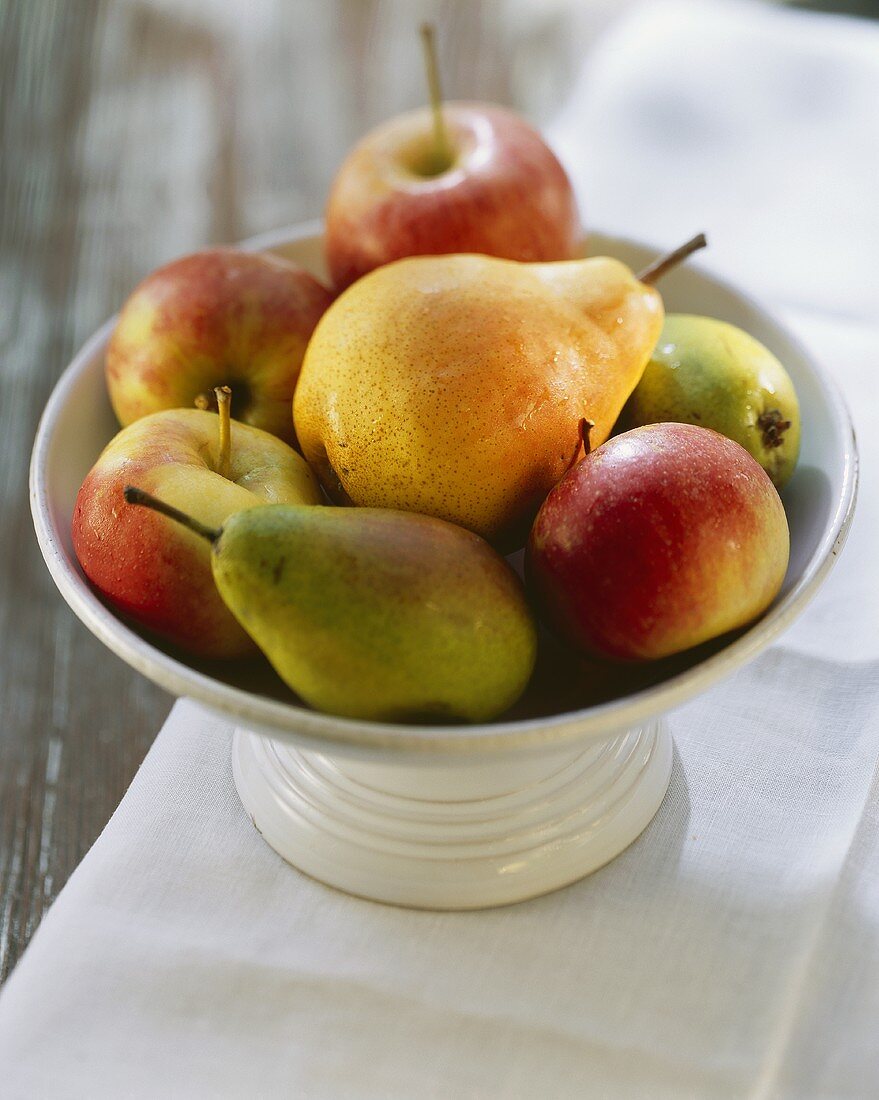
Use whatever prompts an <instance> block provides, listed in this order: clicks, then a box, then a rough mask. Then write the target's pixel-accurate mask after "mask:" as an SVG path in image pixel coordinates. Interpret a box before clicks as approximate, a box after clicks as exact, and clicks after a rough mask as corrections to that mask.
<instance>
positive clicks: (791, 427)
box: [620, 314, 800, 488]
mask: <svg viewBox="0 0 879 1100" xmlns="http://www.w3.org/2000/svg"><path fill="white" fill-rule="evenodd" d="M666 421H676V422H678V423H681V424H696V425H699V426H701V427H703V428H712V429H713V430H714V431H716V432H720V434H721V435H725V436H727V438H729V439H734V440H735V441H736V443H738V444H740V445H741V446H742V447H744V448H745V450H746V451H748V452H749V453H750V454H751V455H752V456H753V457H754V458H756V460H757V461H758V462H759V463H760V465H761V466H762V467H763V469H764V470H765V471H766V472H767V474H769V476H770V478H771V479H772V481H773V483H774V484H775V486H776V487H777V488H781V487H782V486H783V485H784V484H785V483H786V482H787V481H788V480H789V479H790V477H791V474H793V472H794V467H795V466H796V463H797V456H798V455H799V451H800V406H799V402H798V400H797V394H796V390H795V389H794V384H793V382H792V381H791V379H790V376H789V375H788V373H787V371H786V370H785V369H784V367H783V366H782V365H781V363H780V362H779V361H778V359H777V358H776V357H775V356H774V355H773V354H772V352H771V351H770V350H769V349H768V348H767V347H764V345H763V344H761V343H760V342H759V341H758V340H755V339H754V337H753V336H749V335H748V333H747V332H743V331H742V329H740V328H737V327H736V326H735V325H731V324H728V323H727V322H725V321H717V320H715V319H714V318H711V317H696V316H691V315H688V314H669V316H668V317H666V319H665V325H664V327H663V329H662V335H661V336H660V338H659V342H658V343H657V345H656V349H655V351H654V352H653V355H652V357H651V359H650V362H649V363H648V364H647V367H646V369H645V371H644V374H643V375H642V377H641V381H640V382H639V383H638V385H637V387H636V388H635V391H634V393H633V394H632V396H631V398H630V399H629V401H628V403H627V405H626V407H625V409H624V410H623V415H622V417H621V424H620V426H621V427H622V428H623V429H629V428H637V427H641V426H642V425H644V424H658V423H662V422H666Z"/></svg>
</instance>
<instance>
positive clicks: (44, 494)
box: [29, 221, 858, 755]
mask: <svg viewBox="0 0 879 1100" xmlns="http://www.w3.org/2000/svg"><path fill="white" fill-rule="evenodd" d="M322 228H323V227H322V223H321V222H319V221H311V222H305V223H301V224H299V225H296V226H293V227H286V228H282V229H278V230H273V231H271V232H268V233H263V234H260V235H258V236H255V237H250V238H248V239H247V240H245V241H244V242H242V243H241V244H240V245H238V247H240V248H242V249H245V250H247V251H270V250H274V249H279V248H282V247H284V246H287V245H291V244H296V243H299V242H304V241H306V240H308V239H311V238H315V237H317V236H319V235H320V233H321V232H322ZM595 232H596V234H597V235H599V236H600V237H602V238H603V239H604V240H607V241H608V242H610V243H611V244H612V245H617V246H621V247H633V248H646V247H649V246H647V245H645V244H644V243H642V242H639V241H635V240H631V239H629V238H626V237H619V236H615V235H611V234H605V233H601V232H599V231H598V230H596V231H595ZM688 267H689V268H692V269H693V270H694V271H695V272H696V273H697V274H698V275H699V277H700V279H703V280H705V281H706V282H708V283H711V284H713V285H714V286H715V287H716V288H717V289H719V290H721V291H724V292H726V293H729V294H732V295H734V296H735V297H737V298H738V299H739V300H740V301H742V302H743V303H744V304H745V305H746V306H748V307H749V308H751V309H753V310H755V311H756V312H758V313H760V314H762V315H763V316H764V317H766V318H767V319H768V320H769V321H770V322H771V323H772V324H774V325H775V326H776V327H777V328H779V329H780V330H781V331H782V332H783V333H784V335H785V337H786V338H787V339H788V340H789V341H790V343H791V344H792V345H793V346H794V347H795V348H796V350H797V352H798V353H799V354H800V355H801V356H802V357H803V358H804V359H805V360H806V361H807V362H808V363H809V366H810V367H811V369H812V373H813V375H814V379H815V381H816V382H817V384H818V386H819V388H820V390H821V392H822V395H823V397H824V399H825V401H826V403H827V406H828V408H829V410H830V413H831V416H832V418H833V419H834V420H835V421H836V422H837V423H838V424H839V425H840V427H841V428H842V431H843V444H844V447H845V458H844V469H843V473H842V489H841V492H840V493H839V496H838V498H837V500H836V505H835V508H834V512H833V516H832V518H831V520H830V522H829V523H828V525H827V526H826V528H825V530H824V532H823V535H822V537H821V540H820V542H819V544H818V546H817V548H816V549H815V551H814V553H813V554H812V556H811V557H810V559H809V561H808V562H807V564H806V566H805V568H804V569H803V572H802V574H801V576H800V577H799V578H798V580H797V581H796V583H795V584H794V585H793V587H792V588H791V589H790V591H788V592H787V593H786V594H785V595H784V596H783V597H782V598H781V599H780V600H779V601H778V602H777V603H776V604H775V605H774V606H772V607H771V608H770V610H769V611H768V612H767V613H766V614H765V615H764V616H763V617H762V618H761V619H759V620H758V621H757V622H756V623H755V624H754V625H753V626H751V627H750V628H749V629H748V630H747V631H745V633H744V634H742V635H740V636H739V637H737V638H735V639H734V640H733V641H731V642H730V643H729V644H728V645H726V646H724V647H723V648H722V649H721V650H719V651H718V652H717V653H715V654H713V655H712V656H710V657H708V658H706V659H705V660H704V661H701V662H699V663H698V664H697V665H694V666H693V667H692V668H689V669H686V670H684V671H683V672H680V673H677V674H675V675H673V676H671V677H669V678H668V679H667V680H663V681H661V682H660V683H658V684H654V685H652V686H650V687H647V688H643V689H641V690H639V691H637V692H633V693H632V694H630V695H624V696H622V697H620V698H618V699H613V700H609V701H607V702H604V703H599V704H596V705H594V706H591V707H585V708H582V709H580V710H574V711H566V712H563V713H561V714H557V715H549V716H545V717H540V718H527V719H517V720H513V721H500V722H495V723H491V724H483V725H467V726H462V725H458V726H441V725H405V724H399V725H398V724H391V723H384V722H367V721H359V720H355V719H350V718H339V717H336V716H334V715H329V714H322V713H320V712H318V711H314V710H310V709H308V708H306V707H305V706H301V705H298V704H296V703H293V702H290V703H286V702H281V701H278V700H274V699H270V698H267V697H265V696H261V695H256V694H254V693H252V692H249V691H247V690H245V689H243V688H238V687H233V686H232V685H230V684H226V683H223V682H222V681H219V680H216V679H214V678H213V677H212V676H210V675H208V674H206V673H203V672H199V671H198V670H196V669H194V668H191V667H190V666H188V665H187V664H185V663H184V662H183V661H181V660H178V659H177V658H175V657H172V656H170V655H168V654H166V653H164V652H163V651H162V650H160V649H157V648H156V647H155V646H154V645H152V644H151V643H150V642H149V641H148V640H146V639H145V638H143V637H141V636H140V635H139V634H138V633H136V632H135V631H134V630H133V629H132V628H131V627H129V626H127V625H126V624H125V623H123V622H122V620H121V619H118V618H117V617H116V616H115V615H114V614H113V612H112V611H110V609H109V608H108V607H106V606H105V605H104V604H103V603H102V602H101V601H100V600H99V598H98V597H97V595H96V594H95V593H94V592H93V591H92V590H91V588H90V587H89V585H88V583H87V581H86V580H85V578H84V577H83V576H82V575H81V574H80V572H79V571H78V570H77V569H76V568H75V567H74V566H73V565H72V564H71V563H70V562H69V560H68V556H67V554H66V552H65V550H64V548H63V543H62V540H61V535H60V533H59V531H58V530H57V528H56V526H55V525H54V523H53V522H52V515H51V510H50V508H49V496H48V485H47V480H46V475H47V464H48V459H49V454H50V450H51V445H52V442H53V438H54V432H55V429H56V426H57V423H58V420H59V418H60V415H61V413H62V411H63V410H64V408H65V406H66V403H67V400H68V399H69V396H70V394H71V391H72V390H73V389H74V387H75V385H76V384H77V382H78V381H79V378H80V376H81V375H82V374H83V373H84V372H85V370H86V368H87V366H88V364H89V363H90V362H91V360H92V359H93V358H94V356H95V355H96V353H98V352H99V351H100V349H101V348H102V346H104V345H105V344H106V342H107V341H108V339H109V336H110V333H111V332H112V329H113V326H114V324H115V322H116V317H115V315H114V316H113V317H111V318H110V319H109V320H108V321H106V322H105V323H104V324H103V325H101V326H100V328H99V329H98V330H97V331H96V332H95V333H93V335H92V336H91V337H90V338H89V339H88V340H87V341H86V342H85V344H83V346H82V347H81V348H80V350H79V351H78V352H77V354H76V355H75V356H74V358H73V360H72V361H71V363H70V364H69V366H68V367H67V368H66V369H65V371H64V372H63V373H62V375H61V377H60V378H59V379H58V382H57V383H56V385H55V387H54V389H53V391H52V393H51V395H50V397H49V400H48V402H47V404H46V407H45V409H44V411H43V414H42V416H41V418H40V422H39V426H38V428H37V433H36V437H35V441H34V447H33V452H32V456H31V464H30V475H29V486H30V501H31V512H32V515H33V521H34V528H35V531H36V536H37V541H38V543H39V546H40V550H41V552H42V554H43V557H44V559H45V562H46V565H47V567H48V569H49V572H50V574H51V575H52V578H53V580H54V582H55V584H56V586H57V587H58V589H59V591H60V593H61V595H62V596H63V597H64V599H65V600H66V601H67V603H68V604H69V605H70V607H71V608H72V610H73V611H74V613H75V614H76V615H77V616H78V618H79V619H80V620H81V621H82V622H83V624H84V625H85V626H86V627H87V628H88V629H89V630H91V632H92V633H93V634H94V635H95V636H96V637H97V638H98V639H99V640H100V641H101V642H103V643H104V645H106V646H107V647H108V648H109V649H110V650H111V651H112V652H113V653H115V654H116V655H117V656H119V657H121V658H122V659H123V660H124V661H126V662H127V663H128V664H129V665H130V666H131V667H132V668H134V669H135V670H137V671H138V672H140V673H142V674H143V675H144V676H146V677H147V678H148V679H150V680H152V681H153V682H155V683H156V684H158V685H159V686H160V687H162V688H164V689H165V690H167V691H169V692H170V693H171V694H173V695H176V696H188V697H189V698H192V699H195V700H197V701H198V702H200V703H203V704H205V705H207V706H208V707H210V708H211V709H213V710H214V711H217V712H219V713H221V714H223V715H224V716H226V717H227V718H231V719H232V720H234V721H235V722H238V723H240V724H242V725H244V726H246V727H247V728H249V729H252V730H255V731H257V732H264V733H267V734H269V735H271V736H273V737H278V738H285V739H292V740H295V741H299V742H302V743H304V744H307V745H308V746H310V747H312V748H318V749H320V748H324V749H326V748H327V747H328V746H348V747H350V748H355V749H375V748H384V749H398V750H404V751H405V752H407V753H409V752H411V751H419V752H424V753H440V754H442V755H450V754H451V755H462V754H474V755H475V754H480V753H485V752H488V751H500V750H507V749H521V748H526V747H538V746H543V747H546V746H548V745H553V746H556V745H558V746H564V745H568V744H570V743H571V742H574V741H579V740H584V741H586V740H596V739H605V738H607V737H610V736H613V735H614V734H616V733H618V732H619V731H620V730H623V729H631V728H634V727H637V726H638V725H640V724H642V723H643V722H645V721H646V720H647V719H649V718H653V717H655V716H657V715H660V714H664V713H666V712H668V711H669V710H672V709H673V708H675V707H678V706H680V705H681V704H682V703H684V702H686V701H687V700H689V699H691V698H692V697H693V696H694V695H696V694H697V693H698V692H700V691H702V690H704V689H705V688H707V687H709V686H710V685H711V684H713V683H715V682H716V681H718V680H719V679H721V678H722V677H725V676H728V675H730V674H731V673H732V672H734V671H735V670H736V669H738V668H740V667H741V666H742V665H743V664H745V663H746V662H747V661H748V660H750V659H751V658H752V657H753V656H755V655H756V654H757V653H758V652H759V651H760V650H761V649H763V648H765V647H766V646H767V645H768V644H769V643H770V642H771V641H773V640H774V639H775V638H776V637H778V635H779V634H780V633H781V632H782V631H783V630H785V629H786V628H787V627H788V626H789V625H790V624H791V623H792V622H793V620H794V619H795V618H796V617H797V616H798V615H799V614H800V613H801V611H802V610H803V609H804V607H805V606H806V604H807V603H808V602H809V600H810V599H811V598H812V597H813V596H814V595H815V593H816V591H817V590H818V588H819V587H820V585H821V583H822V582H823V580H824V578H825V577H826V575H827V573H828V572H829V570H830V569H831V568H832V566H833V564H834V563H835V561H836V558H837V557H838V555H839V553H840V551H841V549H842V546H843V544H844V542H845V539H846V536H847V534H848V531H849V529H850V527H851V521H852V517H853V513H854V507H855V502H856V498H857V485H858V453H857V444H856V440H855V434H854V428H853V426H852V421H851V417H850V415H849V412H848V409H847V407H846V404H845V401H844V400H843V398H842V396H841V394H840V393H839V391H838V389H837V387H836V386H835V384H834V383H833V382H832V381H831V380H830V379H829V378H828V377H827V376H826V375H825V373H824V371H823V370H822V369H821V368H820V367H819V366H818V364H817V363H816V362H815V360H814V359H813V357H812V356H811V355H810V354H809V353H808V351H806V349H805V348H804V347H803V345H802V344H801V343H800V341H799V340H798V339H797V338H796V337H794V336H793V335H792V334H791V333H790V332H789V330H788V329H787V327H786V326H785V325H783V324H782V323H781V322H779V321H778V319H777V318H776V317H775V316H774V314H773V313H772V312H771V311H769V310H767V309H766V308H765V307H763V306H762V305H760V304H759V303H757V302H756V301H755V300H754V299H753V298H752V297H750V296H749V295H747V294H745V293H743V292H742V291H741V290H739V289H738V288H737V287H736V286H734V285H733V284H731V283H729V282H727V281H726V280H724V279H722V278H719V277H718V276H716V275H714V274H712V273H711V272H708V271H706V270H705V269H704V268H703V267H702V266H701V265H700V264H698V263H690V264H688Z"/></svg>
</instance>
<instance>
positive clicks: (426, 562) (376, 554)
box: [124, 486, 537, 722]
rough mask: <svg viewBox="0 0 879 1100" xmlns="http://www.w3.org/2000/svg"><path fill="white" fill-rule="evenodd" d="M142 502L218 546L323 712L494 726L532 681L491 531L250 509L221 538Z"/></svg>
mask: <svg viewBox="0 0 879 1100" xmlns="http://www.w3.org/2000/svg"><path fill="white" fill-rule="evenodd" d="M124 495H125V500H126V501H127V502H128V503H129V504H139V505H144V506H146V508H147V509H148V511H150V512H152V513H153V514H158V515H159V516H168V517H170V518H172V519H174V520H175V521H176V522H177V523H178V524H179V525H180V527H181V528H182V529H183V530H184V531H191V532H193V533H194V534H195V535H196V536H197V537H199V538H202V539H204V540H207V542H209V543H210V546H211V566H212V569H213V574H214V578H215V580H216V583H217V590H218V591H219V593H220V595H221V596H222V598H223V601H224V603H225V604H226V606H227V607H228V608H229V610H230V611H231V612H232V613H233V614H234V616H235V618H236V619H237V620H238V621H239V622H240V623H241V625H242V626H243V627H244V629H245V630H246V631H247V633H248V634H249V635H250V636H251V637H252V638H253V639H254V641H255V642H257V643H258V645H259V646H260V648H261V649H262V651H263V652H264V653H265V654H266V656H267V657H268V659H269V660H270V661H271V663H272V665H273V666H274V667H275V669H276V670H277V671H278V674H279V675H280V676H281V678H282V679H283V680H284V682H285V683H286V684H288V685H289V686H290V687H291V688H292V689H293V690H294V691H295V692H296V693H297V694H298V695H299V696H300V698H302V699H304V700H305V702H307V703H308V704H310V705H311V706H313V707H315V708H316V709H317V710H323V711H327V712H329V713H330V714H339V715H345V716H347V717H351V718H362V719H369V720H372V721H379V722H395V721H397V722H399V721H406V720H410V721H419V720H420V721H426V720H433V721H445V722H461V721H469V722H480V721H489V720H490V719H492V718H496V717H497V716H498V715H499V714H503V712H504V711H506V710H507V709H508V708H509V707H510V706H511V705H512V704H513V703H515V701H516V700H517V699H518V698H519V696H520V695H521V694H522V692H523V691H524V689H525V685H526V684H527V683H528V679H529V677H530V675H531V671H532V669H533V667H534V661H535V657H536V648H537V637H536V631H535V628H534V624H533V622H532V620H531V615H530V612H529V610H528V605H527V603H526V601H525V594H524V592H523V591H522V585H521V582H520V581H519V578H518V577H517V576H516V574H515V573H514V572H513V570H512V569H511V568H510V567H509V565H508V564H507V563H506V562H505V561H504V560H503V558H501V557H500V556H499V555H498V554H496V553H495V552H494V551H493V550H492V549H491V547H490V546H489V545H488V544H487V543H485V542H483V540H482V539H480V538H479V537H478V536H476V535H473V534H471V533H470V532H469V531H465V530H463V529H462V528H460V527H456V526H455V525H454V524H451V523H444V522H443V521H442V520H438V519H433V518H431V517H429V516H415V515H411V514H408V513H405V512H393V511H381V510H377V509H360V508H358V509H349V508H325V507H318V508H315V507H291V506H289V505H276V506H274V507H271V508H249V509H245V510H243V511H239V512H236V513H233V514H232V515H231V516H230V517H229V518H228V519H226V520H225V522H223V523H222V525H221V526H220V527H217V528H215V529H212V528H210V527H208V526H206V525H205V524H204V523H202V522H201V521H198V520H195V519H193V517H192V516H191V515H188V514H186V513H184V512H182V511H181V510H179V509H176V508H173V507H170V506H169V505H168V503H167V498H164V499H163V498H156V497H154V496H152V495H151V494H149V493H145V492H143V490H141V489H139V488H137V487H135V486H128V487H126V489H125V494H124Z"/></svg>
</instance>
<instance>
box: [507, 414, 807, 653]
mask: <svg viewBox="0 0 879 1100" xmlns="http://www.w3.org/2000/svg"><path fill="white" fill-rule="evenodd" d="M789 545H790V542H789V534H788V526H787V520H786V518H785V514H784V507H783V506H782V503H781V500H780V498H779V496H778V493H777V492H776V490H775V487H774V486H773V484H772V482H771V481H770V479H769V477H768V476H767V474H766V472H765V471H764V470H763V469H762V467H761V466H760V465H759V464H758V463H757V462H756V461H755V460H754V459H753V458H752V457H751V455H749V454H748V452H747V451H746V450H745V449H744V448H743V447H741V446H739V444H738V443H734V442H733V441H732V440H730V439H726V438H725V437H724V436H721V435H718V434H717V433H716V432H713V431H709V430H708V429H706V428H700V427H694V426H692V425H689V424H652V425H649V426H647V427H643V428H636V429H634V430H633V431H630V432H625V433H624V434H623V435H619V436H615V437H614V438H612V439H611V440H609V441H608V442H607V443H605V444H604V446H602V447H599V448H598V449H597V450H596V451H594V452H593V453H592V454H590V455H588V456H587V457H586V458H584V459H583V460H582V461H581V462H580V463H578V464H577V465H576V466H575V467H573V469H571V470H570V471H569V472H568V474H566V476H565V477H564V478H563V479H562V480H561V482H560V483H559V484H558V485H557V486H556V488H555V489H553V491H552V492H551V493H550V494H549V496H548V497H547V499H546V501H545V502H544V504H543V505H542V507H541V509H540V511H539V513H538V515H537V519H536V520H535V522H534V527H533V529H532V532H531V537H530V540H529V543H528V549H527V554H526V572H527V576H528V583H529V588H530V590H531V593H532V595H533V597H534V599H535V602H536V604H537V607H538V610H539V612H540V614H541V616H542V618H543V619H544V621H545V622H546V623H547V625H548V626H550V627H551V628H552V629H553V630H554V631H555V632H556V633H557V634H558V635H559V636H560V637H561V638H562V639H563V640H565V641H567V642H569V643H570V644H571V645H573V646H574V647H575V648H576V649H578V650H580V651H583V652H586V653H590V654H594V655H598V656H603V657H612V658H620V659H634V660H637V659H649V658H658V657H666V656H669V655H670V654H672V653H677V652H680V651H681V650H684V649H689V648H690V647H691V646H695V645H698V644H700V643H701V642H705V641H708V640H709V639H710V638H715V637H718V636H719V635H721V634H725V633H726V632H727V631H730V630H734V629H736V628H737V627H741V626H744V625H745V624H746V623H749V622H750V621H751V620H752V619H755V618H756V617H757V616H758V615H760V614H761V613H762V612H763V611H765V609H766V608H767V607H768V606H769V604H770V603H771V602H772V600H773V599H774V598H775V596H776V594H777V593H778V590H779V588H780V587H781V583H782V581H783V579H784V575H785V571H786V569H787V562H788V553H789Z"/></svg>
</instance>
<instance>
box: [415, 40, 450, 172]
mask: <svg viewBox="0 0 879 1100" xmlns="http://www.w3.org/2000/svg"><path fill="white" fill-rule="evenodd" d="M421 45H422V47H423V48H424V68H425V70H426V72H427V87H428V91H429V92H430V109H431V111H432V112H433V163H432V168H433V171H434V173H435V174H436V175H439V174H440V173H441V172H446V171H448V169H449V168H451V166H452V148H451V146H450V145H449V135H448V134H447V132H446V123H445V119H444V118H443V93H442V88H441V87H440V76H439V65H438V63H437V59H436V40H435V34H434V28H433V24H432V23H422V24H421Z"/></svg>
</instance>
